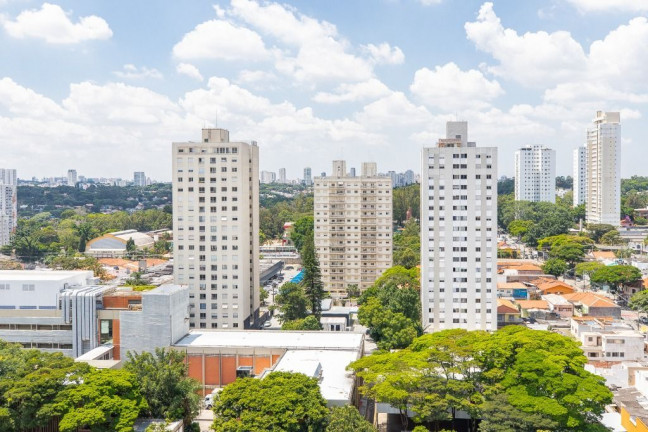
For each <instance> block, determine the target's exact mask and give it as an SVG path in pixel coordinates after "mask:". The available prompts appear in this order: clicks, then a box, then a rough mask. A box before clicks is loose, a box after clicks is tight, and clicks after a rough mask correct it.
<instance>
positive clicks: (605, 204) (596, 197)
mask: <svg viewBox="0 0 648 432" xmlns="http://www.w3.org/2000/svg"><path fill="white" fill-rule="evenodd" d="M620 220H621V115H620V114H619V113H618V112H604V111H597V112H596V118H595V119H594V126H593V127H591V128H590V129H588V130H587V222H588V223H600V224H610V225H614V226H618V225H619V223H620Z"/></svg>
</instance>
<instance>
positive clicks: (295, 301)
mask: <svg viewBox="0 0 648 432" xmlns="http://www.w3.org/2000/svg"><path fill="white" fill-rule="evenodd" d="M275 302H276V303H277V304H278V305H279V307H280V308H281V312H282V313H283V315H282V318H281V319H282V321H284V322H286V321H294V320H298V319H303V318H306V316H308V298H307V297H306V294H305V293H304V288H303V287H302V286H301V285H298V284H296V283H293V282H286V283H285V284H283V285H282V286H281V288H279V294H277V296H276V297H275Z"/></svg>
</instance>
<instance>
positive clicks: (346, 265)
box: [314, 161, 392, 298]
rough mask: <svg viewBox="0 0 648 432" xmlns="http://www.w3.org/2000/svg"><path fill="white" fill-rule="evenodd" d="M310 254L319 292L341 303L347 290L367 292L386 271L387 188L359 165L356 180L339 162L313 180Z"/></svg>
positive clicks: (372, 169) (370, 168)
mask: <svg viewBox="0 0 648 432" xmlns="http://www.w3.org/2000/svg"><path fill="white" fill-rule="evenodd" d="M314 201H315V202H314V206H315V209H314V211H315V250H316V253H317V257H318V259H319V263H320V269H321V271H322V282H323V283H324V289H326V290H327V291H329V292H330V293H331V296H333V297H337V298H340V297H345V296H346V289H347V287H348V286H349V285H352V284H355V285H358V287H359V288H360V289H361V290H364V289H366V288H368V287H369V286H370V285H371V284H373V283H374V281H375V280H376V279H377V278H378V277H379V276H380V275H381V274H382V273H383V272H384V271H385V270H387V269H388V268H390V267H391V266H392V183H391V179H390V178H389V177H385V176H379V175H378V173H377V168H376V164H375V163H373V162H365V163H363V164H362V169H361V173H360V176H359V177H351V176H348V175H347V169H346V162H345V161H333V171H332V175H331V176H328V177H316V178H315V198H314Z"/></svg>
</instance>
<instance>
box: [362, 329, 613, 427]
mask: <svg viewBox="0 0 648 432" xmlns="http://www.w3.org/2000/svg"><path fill="white" fill-rule="evenodd" d="M586 363H587V359H586V358H585V356H584V355H583V352H582V351H581V349H580V347H579V344H578V343H577V342H575V341H573V340H571V339H570V338H567V337H565V336H562V335H559V334H557V333H552V332H547V331H534V330H530V329H527V328H524V327H518V326H509V327H505V328H504V329H501V330H498V331H496V332H494V333H487V332H482V331H473V332H468V331H465V330H446V331H441V332H437V333H433V334H426V335H424V336H421V337H419V338H417V339H416V340H414V342H413V343H412V344H411V345H410V346H409V347H408V348H407V349H404V350H400V351H396V352H393V353H392V352H377V353H374V354H372V355H371V356H368V357H364V358H361V359H360V360H357V361H356V362H354V363H352V364H351V365H350V368H352V369H353V370H355V371H356V372H357V374H358V376H359V377H360V378H361V379H362V381H363V385H362V386H361V387H360V392H361V393H363V394H364V395H366V396H368V397H370V398H372V399H375V400H376V401H377V402H384V403H389V404H391V405H392V406H394V407H395V408H397V409H399V410H400V411H401V413H402V415H403V418H405V413H406V412H407V410H408V409H409V410H411V411H413V412H415V413H416V417H415V418H414V420H415V421H416V422H417V423H420V424H425V425H429V428H430V429H433V430H438V429H439V426H440V425H441V424H442V423H444V422H450V423H454V421H455V420H456V413H457V412H458V411H463V412H465V413H467V414H468V416H470V419H471V420H470V421H471V430H473V431H474V430H476V429H477V422H478V420H479V419H482V420H483V421H484V422H485V427H486V429H484V430H489V431H504V430H520V431H522V430H524V431H528V430H533V431H536V430H546V429H548V430H570V431H604V430H606V429H605V428H604V427H603V426H602V425H600V424H599V423H598V418H599V416H600V415H601V414H602V413H603V411H604V407H605V405H606V404H608V403H610V402H611V400H612V394H611V392H610V391H609V390H608V389H607V387H606V386H605V383H604V379H603V378H601V377H599V376H596V375H594V374H591V373H589V372H587V371H586V370H585V369H584V365H585V364H586ZM506 416H510V418H509V419H508V423H509V424H511V423H512V422H516V423H517V424H518V426H513V428H512V429H504V428H502V427H500V426H502V424H501V423H500V421H501V419H502V418H504V417H506ZM523 426H524V428H523ZM453 429H454V424H453Z"/></svg>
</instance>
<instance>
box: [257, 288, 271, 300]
mask: <svg viewBox="0 0 648 432" xmlns="http://www.w3.org/2000/svg"><path fill="white" fill-rule="evenodd" d="M269 296H270V294H269V293H268V291H267V290H265V289H264V288H263V287H259V301H260V302H261V304H265V302H266V300H268V297H269Z"/></svg>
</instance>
